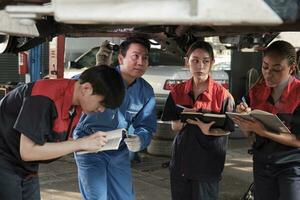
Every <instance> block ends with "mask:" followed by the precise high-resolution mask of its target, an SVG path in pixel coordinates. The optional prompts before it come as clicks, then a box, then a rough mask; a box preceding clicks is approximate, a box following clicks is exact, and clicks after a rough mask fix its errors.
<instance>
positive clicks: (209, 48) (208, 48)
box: [185, 40, 215, 60]
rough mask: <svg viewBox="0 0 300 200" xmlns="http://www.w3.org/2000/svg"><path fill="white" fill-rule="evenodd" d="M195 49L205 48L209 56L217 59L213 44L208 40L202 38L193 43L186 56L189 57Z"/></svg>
mask: <svg viewBox="0 0 300 200" xmlns="http://www.w3.org/2000/svg"><path fill="white" fill-rule="evenodd" d="M195 49H203V50H205V51H206V52H207V53H208V54H209V56H210V58H211V59H212V60H214V59H215V56H214V50H213V48H212V46H211V45H210V44H209V43H208V42H205V41H202V40H198V41H196V42H194V43H193V44H191V46H190V47H189V48H188V50H187V53H186V55H185V56H186V57H187V58H189V57H190V56H191V54H192V53H193V51H194V50H195Z"/></svg>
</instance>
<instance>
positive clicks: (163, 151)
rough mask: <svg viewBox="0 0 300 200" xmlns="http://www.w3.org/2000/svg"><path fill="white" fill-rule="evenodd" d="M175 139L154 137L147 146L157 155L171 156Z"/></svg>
mask: <svg viewBox="0 0 300 200" xmlns="http://www.w3.org/2000/svg"><path fill="white" fill-rule="evenodd" d="M172 143H173V140H160V139H155V138H153V139H152V140H151V143H150V145H149V146H148V148H147V152H148V153H149V154H151V155H155V156H166V157H171V149H172Z"/></svg>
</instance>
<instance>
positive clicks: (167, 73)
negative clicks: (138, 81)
mask: <svg viewBox="0 0 300 200" xmlns="http://www.w3.org/2000/svg"><path fill="white" fill-rule="evenodd" d="M211 77H212V78H213V79H214V80H216V81H217V82H218V83H220V84H222V85H223V86H224V87H225V88H227V89H228V83H229V76H228V74H227V73H226V72H225V71H223V70H217V71H215V70H212V71H211ZM143 78H144V79H145V80H146V81H147V82H148V83H150V85H151V86H152V87H153V90H154V93H155V98H156V104H157V112H158V115H160V114H161V112H162V110H163V107H164V104H165V102H166V99H167V97H168V95H169V92H170V90H167V89H164V86H165V84H166V81H167V80H173V81H175V82H182V81H185V80H187V79H189V78H191V73H190V71H189V69H188V68H186V67H182V66H165V65H160V66H150V67H149V68H148V70H147V71H146V73H145V74H144V75H143Z"/></svg>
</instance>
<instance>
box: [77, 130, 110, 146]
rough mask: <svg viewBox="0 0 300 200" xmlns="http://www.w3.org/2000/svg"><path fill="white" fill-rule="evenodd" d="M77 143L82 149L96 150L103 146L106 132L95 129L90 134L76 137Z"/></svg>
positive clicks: (105, 140)
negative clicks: (95, 130)
mask: <svg viewBox="0 0 300 200" xmlns="http://www.w3.org/2000/svg"><path fill="white" fill-rule="evenodd" d="M78 141H79V145H80V147H81V149H82V150H84V151H97V150H99V149H101V147H103V146H104V145H105V144H106V142H107V139H106V134H105V133H104V132H102V131H97V132H95V133H94V134H92V135H89V136H87V137H83V138H80V139H78Z"/></svg>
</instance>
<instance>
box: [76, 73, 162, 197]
mask: <svg viewBox="0 0 300 200" xmlns="http://www.w3.org/2000/svg"><path fill="white" fill-rule="evenodd" d="M117 128H126V129H127V130H128V132H129V133H130V134H136V135H138V136H140V138H141V141H142V147H141V148H142V149H144V148H146V147H147V146H148V145H149V143H150V141H151V138H152V134H153V133H155V131H156V113H155V97H154V92H153V89H152V87H151V86H150V85H149V84H148V83H147V82H146V81H145V80H144V79H142V78H138V79H136V80H135V82H134V83H133V84H131V85H130V86H128V87H127V91H126V95H125V97H124V100H123V103H122V105H121V106H120V107H119V108H118V109H115V110H111V109H106V110H105V111H104V112H103V113H94V114H89V115H86V114H83V115H82V116H81V119H80V120H79V123H78V125H77V127H76V128H75V130H74V132H73V138H74V139H77V138H80V137H84V136H87V135H90V134H92V133H94V132H95V131H110V130H114V129H117ZM75 160H76V164H77V168H78V180H79V188H80V191H81V194H82V196H83V199H88V200H93V199H97V200H107V199H110V200H120V199H122V200H132V199H135V197H134V192H133V183H132V176H131V168H130V159H129V151H128V148H127V146H126V144H125V143H124V141H122V142H121V145H120V148H119V149H118V150H115V151H105V152H98V153H90V154H81V155H79V154H76V153H75Z"/></svg>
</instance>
